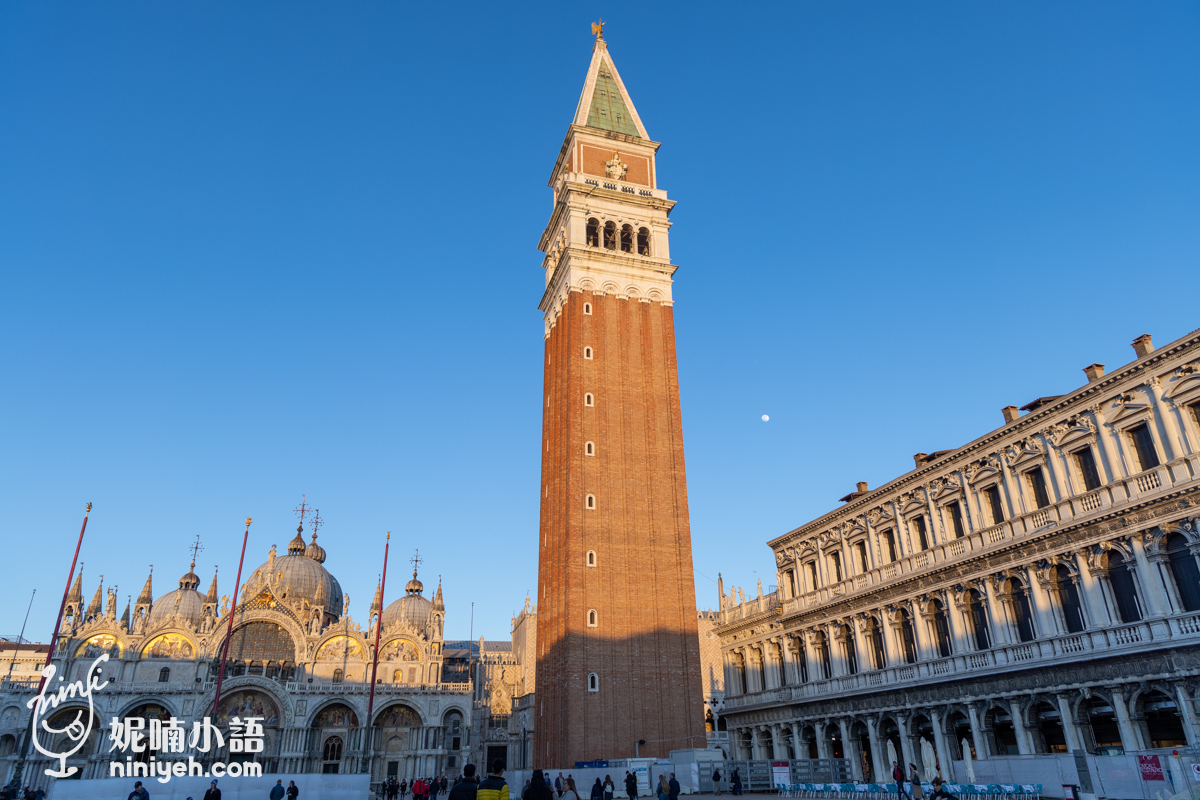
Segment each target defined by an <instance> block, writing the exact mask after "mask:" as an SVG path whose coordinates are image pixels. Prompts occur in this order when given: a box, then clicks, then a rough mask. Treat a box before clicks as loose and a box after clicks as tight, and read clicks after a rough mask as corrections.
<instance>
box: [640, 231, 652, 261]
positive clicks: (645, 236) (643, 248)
mask: <svg viewBox="0 0 1200 800" xmlns="http://www.w3.org/2000/svg"><path fill="white" fill-rule="evenodd" d="M637 242H638V245H637V247H638V255H639V256H648V255H650V231H649V230H647V229H646V228H638V237H637Z"/></svg>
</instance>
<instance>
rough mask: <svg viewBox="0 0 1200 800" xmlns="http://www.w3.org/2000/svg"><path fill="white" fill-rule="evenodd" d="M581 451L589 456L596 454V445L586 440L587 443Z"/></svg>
mask: <svg viewBox="0 0 1200 800" xmlns="http://www.w3.org/2000/svg"><path fill="white" fill-rule="evenodd" d="M583 452H584V455H589V456H594V455H596V445H595V444H593V443H592V442H588V443H587V444H585V445H584V446H583Z"/></svg>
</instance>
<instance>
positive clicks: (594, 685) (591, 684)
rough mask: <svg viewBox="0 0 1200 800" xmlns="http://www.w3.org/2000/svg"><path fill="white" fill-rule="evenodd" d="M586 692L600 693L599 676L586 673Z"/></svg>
mask: <svg viewBox="0 0 1200 800" xmlns="http://www.w3.org/2000/svg"><path fill="white" fill-rule="evenodd" d="M588 691H589V692H598V691H600V676H599V675H597V674H596V673H594V672H590V673H588Z"/></svg>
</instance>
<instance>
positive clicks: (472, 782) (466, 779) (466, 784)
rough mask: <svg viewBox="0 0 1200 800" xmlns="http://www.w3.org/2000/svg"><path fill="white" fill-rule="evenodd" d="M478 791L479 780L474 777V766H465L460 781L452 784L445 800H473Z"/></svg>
mask: <svg viewBox="0 0 1200 800" xmlns="http://www.w3.org/2000/svg"><path fill="white" fill-rule="evenodd" d="M478 791H479V780H478V779H477V778H476V777H475V765H474V764H467V765H466V766H465V767H463V777H462V780H461V781H459V782H458V783H456V784H454V788H453V789H451V790H450V796H449V797H448V798H447V800H475V798H476V794H477V793H478Z"/></svg>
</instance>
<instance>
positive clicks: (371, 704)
mask: <svg viewBox="0 0 1200 800" xmlns="http://www.w3.org/2000/svg"><path fill="white" fill-rule="evenodd" d="M391 546H392V532H391V531H388V535H387V541H386V542H384V545H383V578H382V579H381V580H380V581H379V620H378V621H377V622H376V623H375V655H374V656H373V657H372V658H371V699H370V700H368V701H367V724H368V725H370V724H371V712H372V711H374V710H375V673H376V671H377V670H378V669H379V635H380V634H381V633H383V593H384V592H385V591H386V590H387V562H388V548H389V547H391Z"/></svg>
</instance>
